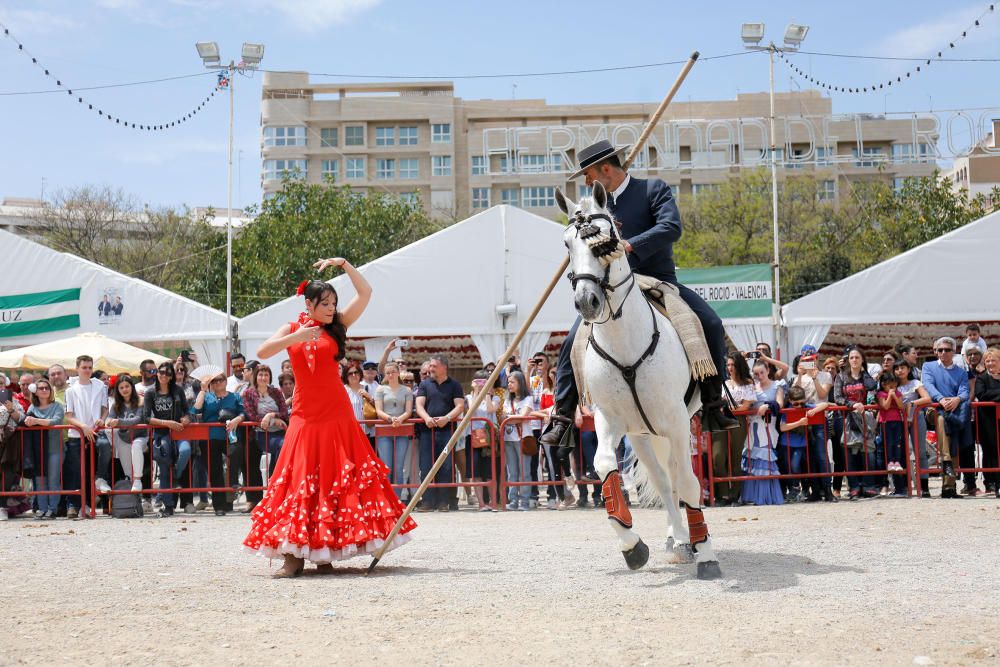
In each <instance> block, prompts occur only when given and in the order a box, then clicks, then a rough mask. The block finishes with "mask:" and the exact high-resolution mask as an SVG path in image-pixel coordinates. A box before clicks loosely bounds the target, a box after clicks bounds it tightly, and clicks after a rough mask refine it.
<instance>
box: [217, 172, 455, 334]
mask: <svg viewBox="0 0 1000 667" xmlns="http://www.w3.org/2000/svg"><path fill="white" fill-rule="evenodd" d="M248 213H249V216H250V217H254V220H253V222H251V223H250V224H248V225H247V226H246V227H244V228H243V229H241V230H239V234H238V235H237V236H236V238H235V240H234V241H233V295H234V296H233V313H234V314H235V315H237V316H243V315H246V314H248V313H251V312H253V311H256V310H259V309H260V308H262V307H264V306H267V305H269V304H271V303H274V302H276V301H280V300H281V299H284V298H286V297H288V296H290V295H291V294H294V292H295V288H296V286H297V285H298V284H299V282H301V281H302V280H304V279H305V278H309V277H315V276H317V275H318V274H316V272H315V271H314V270H313V269H312V264H313V263H314V262H315V261H316V260H317V259H319V258H320V257H334V256H340V257H345V258H347V259H348V260H350V261H351V263H352V264H354V265H355V266H360V265H361V264H364V263H366V262H370V261H372V260H374V259H377V258H379V257H382V256H383V255H386V254H388V253H390V252H392V251H393V250H396V249H398V248H401V247H403V246H405V245H408V244H410V243H412V242H414V241H416V240H418V239H421V238H423V237H424V236H427V235H428V234H430V233H432V232H434V231H437V229H439V226H438V224H437V223H434V222H433V221H431V220H430V219H429V218H428V217H427V215H426V214H424V212H423V211H422V210H421V209H420V208H419V206H418V205H412V204H408V203H406V202H405V201H403V200H402V199H400V198H398V197H396V196H394V195H391V194H387V193H381V192H375V191H368V192H367V193H364V194H359V193H357V192H354V191H352V190H351V189H350V188H349V187H346V186H337V185H334V184H333V183H332V182H326V183H323V184H315V183H305V182H303V181H302V180H299V179H293V178H286V179H285V181H284V183H283V185H282V188H281V190H280V191H278V192H277V193H275V195H274V196H272V197H270V198H268V199H266V200H265V201H264V202H263V204H262V205H261V206H260V208H259V211H258V210H257V209H256V208H252V209H250V210H249V212H248ZM222 284H223V286H224V285H225V282H224V281H223V283H222ZM218 291H219V290H214V289H213V290H211V292H212V293H213V297H212V301H211V303H212V305H214V306H216V307H220V308H224V307H225V295H224V294H223V295H222V298H221V301H220V299H219V297H218V296H217V293H218ZM222 291H223V292H224V291H225V290H224V289H223V290H222Z"/></svg>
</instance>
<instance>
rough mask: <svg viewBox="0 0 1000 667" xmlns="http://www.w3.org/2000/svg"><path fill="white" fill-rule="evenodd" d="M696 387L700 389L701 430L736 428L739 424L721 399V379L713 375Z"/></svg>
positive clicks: (729, 429)
mask: <svg viewBox="0 0 1000 667" xmlns="http://www.w3.org/2000/svg"><path fill="white" fill-rule="evenodd" d="M698 386H699V387H700V388H701V430H703V431H731V430H733V429H735V428H736V427H738V426H739V422H738V421H736V418H735V417H733V416H732V413H731V412H729V409H728V404H727V403H726V401H724V400H723V398H722V378H721V377H720V376H718V375H713V376H712V377H707V378H705V379H704V380H702V381H701V382H699V383H698ZM727 412H728V413H729V414H727Z"/></svg>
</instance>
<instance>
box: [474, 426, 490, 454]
mask: <svg viewBox="0 0 1000 667" xmlns="http://www.w3.org/2000/svg"><path fill="white" fill-rule="evenodd" d="M489 446H490V439H489V438H487V437H486V429H485V428H481V429H479V430H477V431H473V432H472V448H473V449H482V448H483V447H489Z"/></svg>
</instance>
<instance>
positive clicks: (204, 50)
mask: <svg viewBox="0 0 1000 667" xmlns="http://www.w3.org/2000/svg"><path fill="white" fill-rule="evenodd" d="M195 48H197V49H198V55H199V56H201V59H202V61H203V62H204V63H205V67H207V68H208V69H217V70H225V71H226V72H227V73H228V76H227V77H226V81H225V85H226V87H227V88H229V168H228V174H227V175H228V183H227V188H226V193H227V202H226V204H227V205H226V345H227V348H228V349H227V354H226V366H227V368H228V367H229V360H230V358H231V354H232V352H233V340H234V338H235V337H234V335H233V333H234V332H233V143H234V142H233V127H234V125H235V114H236V112H235V107H236V96H235V94H234V92H233V90H234V88H235V85H234V84H235V83H236V77H235V75H236V73H237V72H242V71H243V70H244V69H255V68H256V67H257V65H259V64H260V61H261V59H262V58H263V57H264V45H263V44H252V43H250V42H244V43H243V50H242V52H241V55H242V58H243V62H242V63H240V64H239V65H237V64H236V63H234V62H233V61H231V60H230V61H229V64H228V65H222V64H220V61H221V59H222V56H221V54H220V53H219V45H218V44H217V43H216V42H198V43H197V44H195ZM221 76H222V75H221V74H220V81H221Z"/></svg>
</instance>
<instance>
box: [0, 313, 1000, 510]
mask: <svg viewBox="0 0 1000 667" xmlns="http://www.w3.org/2000/svg"><path fill="white" fill-rule="evenodd" d="M965 333H966V337H965V339H964V341H963V342H962V343H961V345H959V344H957V343H956V341H955V340H954V339H952V338H950V337H943V338H940V339H938V340H937V341H935V342H934V344H933V348H932V350H933V355H934V358H933V359H931V360H927V361H924V362H923V363H921V360H920V359H919V355H918V351H917V349H916V348H915V347H913V346H911V345H906V344H900V345H897V346H896V347H895V348H894V349H892V350H888V351H886V352H885V353H884V354H883V355H882V356H881V358H880V361H875V360H874V359H873V360H872V361H871V362H869V359H868V357H867V356H866V355H865V352H864V351H863V350H861V349H860V348H858V347H856V346H849V347H848V348H846V349H845V350H843V354H841V355H839V356H825V357H823V356H821V355H819V354H818V352H817V350H816V348H815V347H813V346H811V345H806V346H803V348H802V349H801V350H800V353H799V354H798V355H797V356H796V357H795V358H794V359H793V360H792V363H791V364H786V363H784V362H782V361H780V360H778V359H776V358H774V355H773V354H772V351H771V349H770V347H769V346H768V345H767V344H765V343H760V344H758V345H757V347H756V349H755V350H753V351H749V352H733V353H731V354H730V355H729V357H728V358H727V371H728V378H729V379H728V380H727V382H726V387H727V390H728V391H727V396H728V398H729V401H730V404H731V408H732V410H733V411H734V413H735V414H736V415H737V416H738V421H739V426H738V428H737V429H735V430H733V431H724V432H716V433H713V434H711V439H710V445H707V446H706V447H704V448H702V447H700V446H697V445H696V446H695V447H694V448H693V450H692V454H693V456H695V460H696V461H697V460H698V459H699V458H701V461H702V465H701V468H702V471H703V473H704V475H706V476H709V475H710V479H711V480H712V482H714V483H713V484H711V486H712V489H711V496H712V497H713V498H714V501H715V504H717V505H730V504H758V505H766V504H783V503H790V502H816V501H826V502H836V501H837V500H839V499H846V498H849V499H851V500H855V499H862V498H869V497H876V496H888V495H896V496H905V495H907V494H908V491H909V484H910V480H911V479H912V480H914V487H913V488H914V490H915V491H916V492H917V493H920V494H921V495H923V496H925V497H929V495H930V486H929V478H930V477H931V476H932V475H934V474H936V472H937V470H938V469H939V468H941V467H945V466H948V465H951V463H950V461H954V462H955V463H956V464H957V468H958V469H959V470H960V471H962V472H961V474H962V482H963V487H962V490H961V495H964V496H975V495H977V494H979V493H981V492H983V491H985V492H986V493H989V494H996V495H997V497H1000V487H998V481H1000V473H998V472H996V471H995V470H991V469H996V468H997V467H998V446H1000V445H998V441H997V414H996V409H995V408H994V407H992V406H989V405H978V406H973V403H974V402H982V403H993V402H1000V348H988V347H987V345H986V342H985V341H984V340H983V338H982V337H981V336H980V331H979V327H978V326H977V325H969V327H967V329H966V332H965ZM404 345H405V342H403V341H400V340H394V341H391V342H390V343H389V345H388V346H387V347H386V349H385V351H384V353H383V355H382V358H381V359H380V360H379V361H371V360H369V361H364V362H362V363H359V362H357V361H353V362H352V361H345V362H344V363H343V365H342V381H343V383H344V386H345V390H346V391H347V394H348V396H349V398H350V401H351V405H352V407H353V409H354V415H355V417H356V418H357V420H358V421H359V422H360V423H361V425H362V426H361V427H362V429H363V430H364V432H365V435H366V436H367V437H368V439H369V441H370V442H371V445H372V448H373V449H374V451H376V452H377V453H378V456H379V458H380V459H381V460H382V461H383V462H384V463H385V464H386V465H387V466H388V467H389V470H390V480H391V482H392V483H393V485H394V486H395V488H396V491H397V494H398V495H399V497H400V499H401V500H404V501H407V500H408V499H409V496H410V494H411V493H412V492H413V489H414V488H416V486H418V485H419V484H420V482H421V480H423V479H424V478H425V477H426V475H427V474H429V472H430V470H431V468H432V466H433V464H434V462H435V460H436V459H437V458H438V457H439V456H440V454H441V453H442V451H443V450H444V448H445V446H446V444H447V442H448V441H449V439H450V438H451V437H452V435H453V433H454V429H455V428H456V427H457V424H458V421H459V420H460V418H461V417H462V416H463V415H464V414H465V411H466V409H467V406H470V405H471V403H472V397H473V395H475V394H478V393H479V391H480V390H481V389H483V388H484V387H485V385H486V382H487V380H488V378H489V377H490V375H491V373H492V371H493V370H494V366H493V364H488V365H487V366H486V367H484V368H483V369H481V370H480V371H477V372H476V373H475V375H474V376H473V378H472V380H471V385H470V387H469V388H468V390H466V389H465V388H463V387H462V385H461V384H460V383H459V382H458V381H457V380H456V379H455V378H454V377H453V376H452V374H451V370H450V368H449V364H448V360H447V358H446V357H444V356H442V355H434V356H431V357H430V358H429V359H427V360H426V361H424V362H423V363H422V364H421V365H420V367H419V368H418V369H417V368H414V369H410V368H409V367H408V364H407V363H406V362H405V361H404V360H403V359H401V358H400V359H397V360H390V357H392V356H394V355H393V351H394V350H397V349H399V348H402V347H403V346H404ZM197 361H198V360H197V357H196V355H195V354H194V353H193V352H191V351H185V352H183V353H182V354H181V355H180V356H179V357H178V358H177V359H176V360H175V361H174V362H165V363H162V364H159V365H157V364H156V363H155V362H153V361H152V360H146V361H143V362H142V363H141V364H140V368H139V375H138V377H132V376H131V375H130V374H119V375H117V376H110V377H109V376H107V375H106V374H105V373H103V372H101V371H99V370H95V369H94V364H93V360H92V359H91V358H90V357H87V356H80V357H78V358H77V359H76V364H75V368H74V369H73V373H72V375H71V374H69V373H67V370H66V369H65V368H64V367H63V366H61V365H58V364H57V365H54V366H52V367H50V368H49V369H47V371H46V372H44V373H31V372H25V373H21V374H20V375H19V377H17V381H16V383H13V382H10V381H8V379H7V378H6V377H5V376H3V375H2V374H0V384H2V387H0V443H2V450H0V453H2V456H0V480H2V484H3V491H4V492H5V495H4V496H2V497H0V520H5V519H7V518H8V517H11V516H17V515H29V516H35V517H39V518H55V517H59V516H65V517H67V518H76V517H78V516H81V515H86V514H87V513H88V512H89V511H90V510H89V509H88V508H89V506H90V505H91V503H90V502H89V494H90V493H91V491H94V490H96V493H97V494H99V498H98V499H96V500H97V503H98V506H99V507H103V508H104V509H105V511H109V506H110V507H111V511H112V513H114V505H115V504H118V503H119V502H120V501H119V500H118V499H119V498H125V497H131V498H132V502H134V503H135V504H137V505H140V506H141V509H142V511H143V512H144V513H151V512H156V513H158V514H159V515H160V516H164V517H169V516H171V515H173V514H174V513H175V511H178V510H180V511H182V512H185V513H189V514H190V513H196V512H199V511H202V510H207V509H208V508H209V507H210V506H211V509H212V510H213V511H214V512H215V514H217V515H225V514H227V513H229V512H232V511H234V507H236V505H237V502H238V501H239V500H240V499H241V498H242V500H243V502H242V503H239V504H240V507H241V510H242V511H243V512H250V511H252V510H253V508H254V506H255V505H256V504H257V503H258V502H260V500H261V498H262V491H261V488H262V487H264V486H266V483H267V479H268V476H269V475H270V474H271V473H272V472H273V470H274V465H275V462H276V460H277V457H278V455H279V454H280V452H281V447H282V443H283V440H284V434H285V430H286V429H287V428H288V422H289V417H290V413H291V410H292V408H293V406H294V401H295V376H294V373H293V371H292V367H291V364H290V363H289V362H288V361H287V360H286V361H284V362H282V364H281V366H280V368H279V369H277V370H274V369H272V368H271V367H270V366H268V365H267V364H263V363H261V362H259V361H256V360H249V361H248V360H247V359H246V358H245V357H244V356H243V355H241V354H234V355H233V356H232V358H231V363H230V369H231V370H230V374H229V375H226V374H225V373H221V372H220V373H217V374H216V375H214V376H212V377H202V378H193V377H190V373H191V371H192V370H193V369H194V368H196V367H197V366H198V363H197ZM522 361H523V363H522ZM554 385H555V368H554V367H553V365H552V360H551V359H550V358H549V356H548V355H547V354H546V353H545V352H537V353H535V354H533V355H531V356H530V357H525V358H523V359H522V358H519V357H517V356H515V357H513V358H511V359H510V360H509V361H508V363H507V365H506V366H505V367H504V368H503V369H502V371H501V373H500V374H499V378H498V380H497V382H496V383H495V385H494V386H493V387H492V388H490V389H491V390H490V392H489V393H488V395H487V397H486V399H485V400H483V401H482V403H481V404H480V405H479V406H478V408H477V410H476V412H475V414H474V415H473V421H472V422H471V423H470V425H469V427H468V428H467V429H466V432H464V433H462V434H461V437H460V438H459V440H458V444H457V446H456V447H455V449H454V451H453V452H452V454H451V455H450V456H449V457H448V459H447V460H446V462H445V464H444V465H443V466H442V467H441V469H440V470H439V471H438V472H437V474H436V476H435V479H434V482H435V484H434V485H433V486H431V487H430V488H429V489H428V490H427V492H426V493H425V495H424V496H423V498H422V502H421V504H420V505H419V507H418V511H439V512H449V511H456V510H458V509H459V507H460V503H461V502H463V501H464V502H465V503H466V505H467V506H472V507H476V508H478V509H479V510H480V511H491V510H492V511H497V510H498V509H500V508H501V507H505V508H506V509H507V510H518V511H531V510H535V509H537V508H540V507H544V508H548V509H552V510H560V511H562V510H571V509H577V508H586V507H600V506H601V505H602V504H603V503H602V499H601V496H600V480H599V479H597V476H596V474H595V473H594V469H593V460H594V455H595V453H596V450H597V438H596V434H595V433H594V432H593V431H592V429H590V428H587V425H588V423H589V420H590V418H591V416H592V408H591V406H587V405H581V406H580V408H579V409H578V412H577V426H578V429H579V437H578V438H577V439H576V440H575V441H574V442H570V443H568V444H567V446H558V447H549V446H539V444H538V439H539V437H540V435H541V433H542V431H543V430H544V428H545V427H546V425H547V421H548V419H549V416H550V412H551V410H552V406H553V403H554V400H553V393H554ZM931 410H933V411H937V412H938V413H939V414H941V415H943V417H944V420H943V423H944V430H945V433H944V434H943V435H944V436H945V437H946V438H947V441H948V446H949V451H950V452H951V455H952V456H951V458H950V461H948V460H944V461H942V460H940V458H941V457H939V452H938V449H939V445H941V443H938V442H937V436H938V429H935V426H934V425H935V423H936V422H934V420H933V419H931V420H928V419H926V418H925V417H926V414H927V413H928V412H929V411H931ZM932 414H933V413H932ZM199 423H200V424H204V426H202V427H198V426H197V424H199ZM928 423H930V424H931V427H930V428H928V426H927V424H928ZM53 427H61V428H53ZM84 442H85V443H86V444H87V445H88V446H87V447H84V446H83V443H84ZM618 449H619V456H620V460H623V461H624V460H629V458H628V449H629V443H628V440H627V438H626V439H624V440H623V441H622V443H620V444H619V447H618ZM91 451H92V452H93V456H89V455H88V453H89V452H91ZM911 454H912V456H911ZM944 458H945V459H947V458H948V457H944ZM976 468H979V469H983V470H982V472H981V473H977V472H975V471H974V470H973V469H976ZM624 472H625V477H626V480H627V479H628V478H629V475H628V471H627V470H625V471H624ZM501 478H503V480H504V481H505V484H504V485H503V487H501V484H500V480H501ZM980 481H981V483H982V489H980ZM845 482H846V491H845V488H844V487H845ZM707 486H709V484H706V487H707ZM501 488H503V489H504V496H503V497H501ZM29 491H31V492H33V493H30V494H29V493H27V492H29ZM69 491H72V493H68V492H69ZM943 494H944V492H943ZM955 495H957V494H955ZM140 497H141V498H142V500H139V498H140ZM945 497H947V495H945ZM110 498H113V499H114V500H112V501H111V502H110V503H109V499H110ZM121 504H122V506H125V505H126V503H124V502H121Z"/></svg>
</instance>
